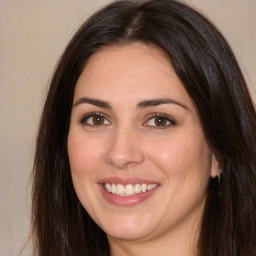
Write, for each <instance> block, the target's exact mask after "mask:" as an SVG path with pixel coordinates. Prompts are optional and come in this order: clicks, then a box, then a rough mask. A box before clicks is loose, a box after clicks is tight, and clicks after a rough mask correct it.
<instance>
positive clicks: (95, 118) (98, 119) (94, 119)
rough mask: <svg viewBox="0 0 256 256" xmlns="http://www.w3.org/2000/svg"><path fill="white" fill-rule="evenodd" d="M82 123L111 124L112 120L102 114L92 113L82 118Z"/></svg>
mask: <svg viewBox="0 0 256 256" xmlns="http://www.w3.org/2000/svg"><path fill="white" fill-rule="evenodd" d="M81 123H82V124H83V125H88V126H100V125H109V124H110V122H109V121H108V120H107V118H105V117H104V116H102V115H99V114H90V115H87V116H85V117H84V118H82V120H81Z"/></svg>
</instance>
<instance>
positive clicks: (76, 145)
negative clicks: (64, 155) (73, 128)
mask: <svg viewBox="0 0 256 256" xmlns="http://www.w3.org/2000/svg"><path fill="white" fill-rule="evenodd" d="M99 154H100V151H99V147H98V146H97V144H96V143H95V140H94V141H92V140H90V139H88V138H85V137H84V136H83V134H81V136H80V135H79V133H75V132H70V134H69V136H68V156H69V162H70V168H71V172H72V175H79V176H80V175H81V176H87V175H88V176H89V175H90V174H91V173H93V169H94V168H95V165H96V164H97V163H98V160H99Z"/></svg>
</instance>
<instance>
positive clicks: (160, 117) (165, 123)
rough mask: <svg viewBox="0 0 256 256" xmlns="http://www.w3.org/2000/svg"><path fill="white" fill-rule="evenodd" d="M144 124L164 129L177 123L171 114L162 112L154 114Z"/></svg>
mask: <svg viewBox="0 0 256 256" xmlns="http://www.w3.org/2000/svg"><path fill="white" fill-rule="evenodd" d="M143 125H144V126H149V127H151V128H159V129H164V128H168V127H170V126H174V125H176V122H175V121H174V120H173V119H172V118H171V117H170V116H168V115H165V114H162V113H160V114H154V115H153V116H152V117H151V118H149V119H148V120H147V122H146V123H144V124H143Z"/></svg>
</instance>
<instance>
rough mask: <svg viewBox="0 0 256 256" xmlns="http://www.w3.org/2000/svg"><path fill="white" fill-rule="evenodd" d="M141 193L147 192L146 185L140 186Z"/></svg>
mask: <svg viewBox="0 0 256 256" xmlns="http://www.w3.org/2000/svg"><path fill="white" fill-rule="evenodd" d="M141 191H142V192H146V191H147V185H146V184H142V186H141Z"/></svg>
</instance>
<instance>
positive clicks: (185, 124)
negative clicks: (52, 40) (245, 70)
mask: <svg viewBox="0 0 256 256" xmlns="http://www.w3.org/2000/svg"><path fill="white" fill-rule="evenodd" d="M255 134H256V116H255V109H254V106H253V103H252V100H251V97H250V95H249V93H248V90H247V87H246V84H245V81H244V78H243V76H242V73H241V71H240V69H239V66H238V64H237V62H236V60H235V57H234V55H233V53H232V51H231V49H230V48H229V46H228V44H227V43H226V41H225V39H224V38H223V36H222V35H221V34H220V33H219V32H218V31H217V29H216V28H215V27H214V26H213V25H212V24H211V23H210V22H209V21H208V20H207V19H206V18H204V17H203V16H202V15H201V14H199V13H197V12H196V11H195V10H193V9H191V8H190V7H188V6H186V5H185V4H182V3H179V2H176V1H167V0H159V1H147V2H145V3H142V4H139V3H134V2H130V1H121V2H115V3H113V4H110V5H108V6H107V7H105V8H104V9H102V10H100V11H98V12H97V13H96V14H94V15H93V16H92V17H91V18H90V19H89V20H88V21H87V22H85V23H84V24H83V25H82V27H81V28H80V29H79V30H78V32H77V33H76V34H75V36H74V37H73V39H72V40H71V42H70V43H69V45H68V46H67V48H66V50H65V52H64V54H63V56H62V57H61V59H60V62H59V64H58V66H57V69H56V71H55V74H54V76H53V79H52V82H51V85H50V88H49V92H48V96H47V99H46V102H45V107H44V110H43V114H42V118H41V123H40V129H39V133H38V140H37V149H36V155H35V163H34V184H33V215H32V216H33V219H32V221H33V223H32V224H33V236H34V245H35V246H34V249H35V255H40V256H46V255H47V256H49V255H55V256H56V255H62V256H63V255H69V256H70V255H75V256H78V255H113V256H115V255H139V254H140V255H141V254H143V255H181V256H182V255H186V256H189V255H200V256H203V255H209V256H211V255H225V256H226V255H232V256H253V255H255V254H256V248H255V247H256V241H255V240H256V234H255V233H256V232H255V231H256V229H255V227H256V223H255V222H256V221H255V219H256V218H255V217H256V212H255V211H256V210H255V205H256V190H255V186H256V185H255V184H256V172H255V170H256V163H255V162H256V157H255V150H254V148H255V142H256V139H255V136H256V135H255Z"/></svg>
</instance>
